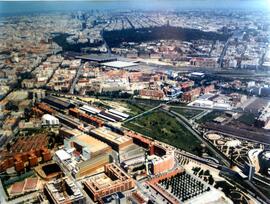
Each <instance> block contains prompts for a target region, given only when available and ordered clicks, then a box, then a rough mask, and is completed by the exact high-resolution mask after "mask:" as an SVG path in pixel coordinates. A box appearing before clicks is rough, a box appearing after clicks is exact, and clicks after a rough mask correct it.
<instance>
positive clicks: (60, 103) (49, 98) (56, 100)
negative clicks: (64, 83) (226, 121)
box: [43, 96, 75, 109]
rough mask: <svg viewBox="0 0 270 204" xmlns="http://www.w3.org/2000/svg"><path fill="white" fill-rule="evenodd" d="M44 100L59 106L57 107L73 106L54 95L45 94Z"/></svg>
mask: <svg viewBox="0 0 270 204" xmlns="http://www.w3.org/2000/svg"><path fill="white" fill-rule="evenodd" d="M43 101H44V102H46V103H47V104H49V105H51V106H53V107H56V108H59V109H68V108H74V107H75V106H74V105H73V104H71V103H69V102H67V101H63V100H61V99H59V98H57V97H54V96H47V97H46V98H44V99H43Z"/></svg>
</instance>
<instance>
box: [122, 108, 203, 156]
mask: <svg viewBox="0 0 270 204" xmlns="http://www.w3.org/2000/svg"><path fill="white" fill-rule="evenodd" d="M125 127H127V128H129V129H131V130H134V131H136V132H139V133H141V134H143V135H146V136H149V137H152V138H153V139H156V140H159V141H162V142H165V143H168V144H170V145H173V146H175V147H177V148H180V149H183V150H185V151H188V152H191V153H194V154H197V155H198V154H199V152H198V150H199V149H200V148H201V146H200V144H201V142H200V141H199V140H198V139H197V138H196V137H195V136H193V135H192V134H191V133H190V132H189V131H187V129H186V128H184V127H183V126H182V125H181V124H179V123H178V122H177V120H176V119H175V118H174V117H172V116H170V115H168V114H166V113H164V112H162V111H154V112H152V113H150V114H148V115H144V116H142V117H140V118H137V119H135V120H133V121H131V122H128V123H126V124H125Z"/></svg>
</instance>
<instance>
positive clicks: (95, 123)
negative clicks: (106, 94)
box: [69, 108, 104, 127]
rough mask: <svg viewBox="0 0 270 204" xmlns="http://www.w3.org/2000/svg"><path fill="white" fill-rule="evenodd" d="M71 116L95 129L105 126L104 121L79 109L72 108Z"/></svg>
mask: <svg viewBox="0 0 270 204" xmlns="http://www.w3.org/2000/svg"><path fill="white" fill-rule="evenodd" d="M69 114H70V115H72V116H74V117H76V118H78V119H80V120H82V121H84V122H86V123H89V124H91V125H93V126H95V127H101V126H103V125H104V122H103V121H102V120H100V119H98V118H96V117H94V116H90V115H88V114H86V113H84V112H82V111H81V110H79V109H77V108H70V109H69Z"/></svg>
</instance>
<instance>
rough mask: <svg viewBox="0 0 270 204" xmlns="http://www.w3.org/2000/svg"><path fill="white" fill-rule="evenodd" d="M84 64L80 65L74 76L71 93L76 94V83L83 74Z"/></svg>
mask: <svg viewBox="0 0 270 204" xmlns="http://www.w3.org/2000/svg"><path fill="white" fill-rule="evenodd" d="M83 66H84V64H83V63H82V64H81V65H80V66H79V67H78V69H77V72H76V76H75V77H74V79H73V82H72V84H71V86H70V90H69V93H70V94H72V95H73V94H74V89H75V86H76V84H77V81H78V79H79V77H80V76H81V74H82V68H83Z"/></svg>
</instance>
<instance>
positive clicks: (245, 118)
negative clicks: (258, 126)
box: [238, 113, 255, 126]
mask: <svg viewBox="0 0 270 204" xmlns="http://www.w3.org/2000/svg"><path fill="white" fill-rule="evenodd" d="M238 120H239V121H240V122H241V123H244V124H246V125H248V126H252V125H253V124H254V123H255V115H253V114H252V113H244V114H243V115H241V116H240V117H239V118H238Z"/></svg>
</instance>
